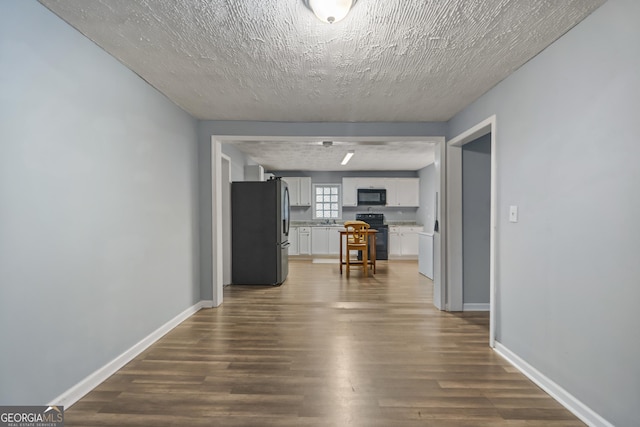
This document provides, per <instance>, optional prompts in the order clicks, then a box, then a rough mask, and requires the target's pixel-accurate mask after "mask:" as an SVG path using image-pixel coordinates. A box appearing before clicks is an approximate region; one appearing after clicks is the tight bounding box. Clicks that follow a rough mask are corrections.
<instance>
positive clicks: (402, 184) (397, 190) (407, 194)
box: [387, 178, 420, 207]
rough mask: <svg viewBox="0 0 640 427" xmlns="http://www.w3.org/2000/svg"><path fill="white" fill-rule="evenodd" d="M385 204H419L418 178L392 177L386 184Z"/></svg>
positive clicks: (415, 205) (408, 205) (412, 205)
mask: <svg viewBox="0 0 640 427" xmlns="http://www.w3.org/2000/svg"><path fill="white" fill-rule="evenodd" d="M387 206H398V207H418V206H420V178H393V179H390V180H389V183H388V186H387Z"/></svg>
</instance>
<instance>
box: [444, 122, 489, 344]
mask: <svg viewBox="0 0 640 427" xmlns="http://www.w3.org/2000/svg"><path fill="white" fill-rule="evenodd" d="M496 132H497V129H496V116H495V115H493V116H491V117H489V118H487V119H485V120H483V121H481V122H480V123H478V124H477V125H475V126H473V127H472V128H470V129H468V130H466V131H465V132H463V133H461V134H460V135H458V136H456V137H454V138H452V139H451V140H449V141H448V142H447V156H446V159H447V160H446V162H447V168H446V169H447V184H446V189H447V197H446V204H447V209H446V217H447V224H448V235H447V244H446V246H447V250H446V254H447V263H446V264H447V289H446V290H447V292H446V294H447V310H448V311H462V309H463V295H462V286H463V284H462V267H463V264H462V237H463V231H462V146H463V145H465V144H467V143H469V142H472V141H475V140H476V139H478V138H479V137H481V136H484V135H486V134H488V133H491V224H490V237H489V240H490V243H489V245H490V249H489V346H490V347H492V348H493V347H495V340H496V337H495V335H496V330H495V329H496V328H495V321H496V310H497V299H496V291H497V282H496V270H497V258H496V253H497V234H498V229H497V216H498V192H497V173H498V166H497V161H496V159H497V150H496V148H497V137H496Z"/></svg>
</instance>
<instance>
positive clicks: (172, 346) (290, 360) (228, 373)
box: [65, 260, 584, 427]
mask: <svg viewBox="0 0 640 427" xmlns="http://www.w3.org/2000/svg"><path fill="white" fill-rule="evenodd" d="M432 291H433V286H432V283H431V281H430V280H429V279H427V278H425V277H423V276H421V275H419V274H418V271H417V263H416V262H415V261H389V262H384V261H381V262H379V264H378V274H376V275H375V276H373V277H371V276H369V277H367V278H363V277H362V276H361V272H359V271H354V272H352V274H351V277H350V278H349V279H347V278H346V277H345V276H340V274H339V272H338V264H337V263H335V264H326V263H312V262H311V261H310V260H299V261H292V262H291V263H290V274H289V278H288V279H287V281H286V282H285V284H284V285H282V286H280V287H261V286H257V287H256V286H231V287H227V288H225V292H224V301H225V302H224V304H223V305H222V306H221V307H219V308H217V309H208V310H202V311H200V312H199V313H197V314H196V315H194V316H192V317H191V318H190V319H188V320H187V321H185V322H183V323H182V324H181V325H180V326H178V327H177V328H175V329H174V330H173V331H172V332H170V333H169V334H167V335H166V336H165V337H163V338H162V339H161V340H160V341H158V342H157V343H156V344H154V345H153V346H151V347H150V348H149V349H148V350H147V351H145V352H144V353H143V354H141V355H140V356H139V357H137V358H136V359H135V360H133V361H132V362H131V363H129V364H128V365H127V366H125V367H124V368H123V369H121V370H120V371H118V372H117V373H116V374H115V375H113V376H112V377H111V378H109V379H108V380H106V381H105V382H104V383H103V384H101V385H100V386H99V387H97V388H96V389H95V390H94V391H92V392H91V393H89V394H88V395H87V396H85V397H84V398H83V399H81V400H80V401H79V402H77V403H76V404H75V405H74V406H72V407H71V408H69V409H68V410H67V411H66V413H65V422H66V425H67V426H87V427H88V426H358V427H360V426H361V427H370V426H374V427H375V426H385V427H387V426H443V427H454V426H455V427H458V426H474V427H482V426H492V427H493V426H509V427H520V426H523V427H524V426H565V427H570V426H583V425H584V424H583V423H581V422H580V421H579V420H578V419H577V418H575V417H574V416H573V415H572V414H571V413H570V412H568V411H567V410H566V409H564V408H563V407H562V406H560V405H559V404H558V403H557V402H555V401H554V400H553V399H552V398H551V397H549V396H548V395H547V394H545V393H544V392H543V391H541V390H540V389H539V388H538V387H537V386H535V385H534V384H533V383H532V382H530V381H529V380H528V379H527V378H526V377H524V376H523V375H521V374H519V373H518V372H517V371H516V370H515V369H513V368H512V367H511V366H510V365H509V364H508V363H507V362H505V361H504V360H503V359H502V358H501V357H500V356H498V355H497V354H495V353H494V352H493V351H492V350H491V349H490V348H489V347H488V321H489V317H488V313H444V312H440V311H438V310H436V309H435V308H434V307H433V305H432Z"/></svg>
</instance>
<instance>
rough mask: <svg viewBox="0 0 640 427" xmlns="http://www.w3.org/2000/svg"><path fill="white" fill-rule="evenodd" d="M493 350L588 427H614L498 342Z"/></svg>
mask: <svg viewBox="0 0 640 427" xmlns="http://www.w3.org/2000/svg"><path fill="white" fill-rule="evenodd" d="M494 350H495V351H496V353H498V354H499V355H500V356H502V357H503V358H504V359H506V360H507V361H508V362H509V363H511V364H512V365H513V366H515V367H516V368H518V370H519V371H520V372H522V373H523V374H524V375H525V376H526V377H527V378H529V379H530V380H531V381H533V382H534V383H536V384H537V385H538V387H540V388H541V389H543V390H544V391H545V392H547V394H549V395H550V396H551V397H553V398H554V399H555V400H557V401H558V403H560V404H561V405H562V406H564V407H565V408H567V409H568V410H569V411H571V412H572V413H573V414H574V415H575V416H576V417H578V418H580V420H582V421H583V422H584V423H585V424H587V425H588V426H591V427H614V426H613V424H611V423H610V422H608V421H607V420H605V419H604V418H602V417H601V416H600V415H598V414H597V413H596V412H595V411H593V410H592V409H591V408H589V407H588V406H587V405H585V404H584V403H582V402H581V401H579V400H578V399H577V398H576V397H575V396H573V395H572V394H570V393H569V392H568V391H566V390H565V389H564V388H562V387H561V386H560V385H558V384H556V383H555V382H553V381H552V380H551V379H550V378H548V377H546V376H545V375H544V374H542V373H541V372H540V371H538V370H537V369H536V368H534V367H533V366H531V365H529V364H528V363H527V362H525V361H524V360H523V359H522V358H520V356H518V355H517V354H515V353H513V352H512V351H511V350H509V349H508V348H506V347H505V346H503V345H502V344H500V343H499V342H496V346H495V348H494Z"/></svg>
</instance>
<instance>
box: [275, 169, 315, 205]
mask: <svg viewBox="0 0 640 427" xmlns="http://www.w3.org/2000/svg"><path fill="white" fill-rule="evenodd" d="M282 180H283V181H285V182H286V183H287V185H288V186H289V199H290V202H291V206H311V178H310V177H308V176H284V177H282Z"/></svg>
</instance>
